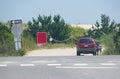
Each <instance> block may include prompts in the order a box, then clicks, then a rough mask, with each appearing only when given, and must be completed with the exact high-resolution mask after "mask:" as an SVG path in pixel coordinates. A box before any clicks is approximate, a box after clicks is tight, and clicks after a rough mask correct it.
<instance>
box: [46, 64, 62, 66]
mask: <svg viewBox="0 0 120 79" xmlns="http://www.w3.org/2000/svg"><path fill="white" fill-rule="evenodd" d="M47 65H48V66H61V64H47Z"/></svg>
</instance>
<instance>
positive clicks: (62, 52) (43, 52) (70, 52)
mask: <svg viewBox="0 0 120 79" xmlns="http://www.w3.org/2000/svg"><path fill="white" fill-rule="evenodd" d="M75 55H76V48H57V49H38V50H33V51H28V52H27V54H26V55H25V56H75Z"/></svg>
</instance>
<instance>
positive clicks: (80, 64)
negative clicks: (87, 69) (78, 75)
mask: <svg viewBox="0 0 120 79" xmlns="http://www.w3.org/2000/svg"><path fill="white" fill-rule="evenodd" d="M87 65H88V64H86V63H77V64H74V66H87Z"/></svg>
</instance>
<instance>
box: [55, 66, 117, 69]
mask: <svg viewBox="0 0 120 79" xmlns="http://www.w3.org/2000/svg"><path fill="white" fill-rule="evenodd" d="M56 68H57V69H115V68H117V67H64V66H63V67H56Z"/></svg>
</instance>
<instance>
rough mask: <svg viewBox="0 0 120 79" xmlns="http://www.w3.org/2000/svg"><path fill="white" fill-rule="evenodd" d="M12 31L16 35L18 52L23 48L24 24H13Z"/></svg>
mask: <svg viewBox="0 0 120 79" xmlns="http://www.w3.org/2000/svg"><path fill="white" fill-rule="evenodd" d="M11 31H12V33H13V35H14V41H15V48H16V50H18V49H20V48H21V33H22V31H23V29H22V24H21V23H20V24H13V26H12V28H11Z"/></svg>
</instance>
